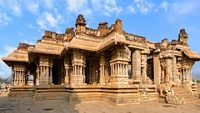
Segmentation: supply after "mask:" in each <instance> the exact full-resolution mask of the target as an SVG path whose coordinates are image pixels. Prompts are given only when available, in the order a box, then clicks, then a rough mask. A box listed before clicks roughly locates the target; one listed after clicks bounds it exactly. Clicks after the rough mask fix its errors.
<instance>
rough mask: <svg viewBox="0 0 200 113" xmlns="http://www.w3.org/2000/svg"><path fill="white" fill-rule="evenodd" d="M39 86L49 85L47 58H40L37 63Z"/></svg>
mask: <svg viewBox="0 0 200 113" xmlns="http://www.w3.org/2000/svg"><path fill="white" fill-rule="evenodd" d="M39 68H40V78H39V85H49V80H50V79H49V58H48V57H44V56H41V57H40V61H39Z"/></svg>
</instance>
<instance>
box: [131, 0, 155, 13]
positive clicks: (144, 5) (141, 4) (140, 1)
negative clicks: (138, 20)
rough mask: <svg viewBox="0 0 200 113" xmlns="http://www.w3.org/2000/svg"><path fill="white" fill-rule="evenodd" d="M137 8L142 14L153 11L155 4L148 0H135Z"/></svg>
mask: <svg viewBox="0 0 200 113" xmlns="http://www.w3.org/2000/svg"><path fill="white" fill-rule="evenodd" d="M134 3H135V5H136V7H137V9H138V10H139V11H140V12H141V13H142V14H147V13H149V12H151V10H152V9H153V6H154V4H153V3H152V2H149V1H147V0H135V1H134Z"/></svg>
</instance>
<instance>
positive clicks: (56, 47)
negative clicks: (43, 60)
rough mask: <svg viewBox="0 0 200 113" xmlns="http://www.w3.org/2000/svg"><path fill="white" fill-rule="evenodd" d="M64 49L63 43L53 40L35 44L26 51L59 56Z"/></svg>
mask: <svg viewBox="0 0 200 113" xmlns="http://www.w3.org/2000/svg"><path fill="white" fill-rule="evenodd" d="M64 49H65V46H64V43H61V42H58V41H55V40H53V41H52V40H44V39H42V40H41V41H39V42H37V44H36V45H35V47H33V48H30V49H28V52H29V53H38V54H50V55H60V54H61V53H62V52H63V51H64Z"/></svg>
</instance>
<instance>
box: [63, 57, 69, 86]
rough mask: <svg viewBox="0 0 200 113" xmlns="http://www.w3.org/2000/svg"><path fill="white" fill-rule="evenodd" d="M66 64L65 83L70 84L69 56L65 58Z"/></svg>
mask: <svg viewBox="0 0 200 113" xmlns="http://www.w3.org/2000/svg"><path fill="white" fill-rule="evenodd" d="M64 65H65V85H70V76H69V67H70V64H69V58H65V59H64Z"/></svg>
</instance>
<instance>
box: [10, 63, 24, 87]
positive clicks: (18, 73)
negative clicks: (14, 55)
mask: <svg viewBox="0 0 200 113" xmlns="http://www.w3.org/2000/svg"><path fill="white" fill-rule="evenodd" d="M12 75H13V85H14V86H19V87H22V86H25V85H26V83H27V79H26V77H27V67H26V65H25V64H14V66H13V67H12Z"/></svg>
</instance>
